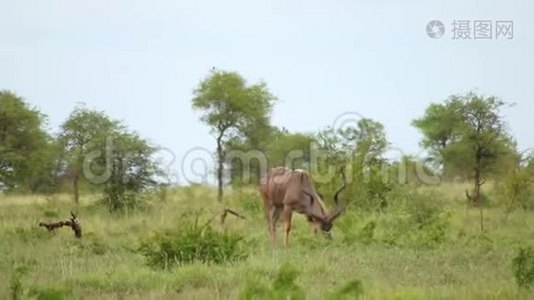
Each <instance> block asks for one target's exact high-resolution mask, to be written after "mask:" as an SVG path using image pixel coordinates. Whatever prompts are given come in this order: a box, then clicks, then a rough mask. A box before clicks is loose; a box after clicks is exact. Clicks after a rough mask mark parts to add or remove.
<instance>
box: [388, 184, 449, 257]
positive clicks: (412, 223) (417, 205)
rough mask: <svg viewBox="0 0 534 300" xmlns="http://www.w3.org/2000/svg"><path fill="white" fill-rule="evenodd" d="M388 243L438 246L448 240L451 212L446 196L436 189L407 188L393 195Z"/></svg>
mask: <svg viewBox="0 0 534 300" xmlns="http://www.w3.org/2000/svg"><path fill="white" fill-rule="evenodd" d="M391 196H392V199H391V200H390V202H391V203H392V205H391V207H390V209H389V210H388V212H389V216H388V217H386V220H385V224H383V225H384V226H385V227H386V230H385V231H386V233H385V236H384V239H383V240H384V241H385V242H386V243H388V244H396V245H405V246H424V247H434V246H436V245H438V244H440V243H442V242H443V241H444V240H445V237H446V233H447V229H448V227H449V221H448V217H449V213H448V212H446V211H445V210H444V208H443V201H442V195H440V194H439V193H436V192H435V191H433V190H419V189H414V188H411V187H403V188H399V189H397V190H396V191H395V192H393V193H392V195H391Z"/></svg>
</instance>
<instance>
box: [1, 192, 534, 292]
mask: <svg viewBox="0 0 534 300" xmlns="http://www.w3.org/2000/svg"><path fill="white" fill-rule="evenodd" d="M464 190H465V186H463V185H461V184H443V185H441V186H439V187H436V188H420V191H419V192H417V193H416V194H413V193H412V192H406V193H404V194H402V195H397V196H392V197H398V198H399V199H400V198H402V199H400V200H399V199H397V200H396V204H392V205H390V206H391V207H389V208H388V209H385V210H384V211H382V212H374V213H371V212H357V211H358V210H356V209H350V207H349V209H348V211H347V212H346V214H344V215H342V216H341V217H340V218H339V219H338V221H337V222H336V224H335V225H334V230H333V239H332V240H326V239H324V238H323V237H321V236H317V237H313V236H312V235H311V234H310V231H309V228H308V225H307V224H306V221H305V218H304V217H303V216H301V215H294V218H293V219H294V226H293V227H294V228H293V231H292V233H291V239H290V246H289V249H284V248H283V247H282V236H283V235H282V230H281V229H282V228H281V226H280V224H279V227H278V231H277V232H278V245H276V246H274V247H273V246H272V245H271V244H270V243H269V241H268V235H267V230H266V228H267V225H266V222H265V220H264V218H263V211H262V205H261V200H260V199H259V195H258V193H257V192H256V191H255V190H254V189H252V188H251V189H243V190H235V191H232V190H227V192H226V195H225V203H224V206H223V204H219V203H217V201H216V200H215V198H216V194H215V191H213V190H211V189H209V188H206V187H202V186H191V187H182V188H175V189H172V190H169V191H167V192H166V193H163V192H162V193H159V194H153V195H152V201H151V202H150V203H151V204H150V205H149V206H148V207H147V208H146V209H144V210H141V211H135V212H132V213H130V214H126V215H116V214H110V213H109V212H108V211H107V210H106V208H105V206H102V205H100V204H98V203H97V201H96V199H97V198H98V196H97V195H94V196H85V197H82V202H81V206H80V209H79V216H80V221H81V224H82V228H83V238H82V239H80V240H78V239H75V238H74V237H73V234H72V232H71V231H70V229H68V228H61V229H59V230H57V231H56V232H55V233H49V232H47V231H46V230H45V229H44V228H40V227H38V226H37V224H38V222H39V221H43V220H59V219H63V218H66V217H68V214H69V211H70V210H71V209H72V208H73V205H72V200H71V197H70V196H68V195H53V196H0V254H1V255H0V299H8V298H11V297H13V295H19V296H21V298H23V299H24V298H28V297H29V298H32V297H34V298H39V297H41V298H42V299H62V298H65V299H121V298H122V299H235V298H258V299H261V298H265V297H266V296H265V295H266V294H265V293H263V294H262V292H261V291H257V290H261V289H270V288H272V287H273V286H276V284H277V283H276V281H277V280H280V274H279V273H280V272H279V270H280V267H281V266H284V268H289V269H290V270H294V271H296V273H291V271H290V272H289V275H287V274H286V277H288V278H289V277H291V278H294V283H293V286H291V287H290V289H294V290H298V291H299V293H300V294H299V295H300V296H303V295H305V297H306V298H307V299H324V298H328V297H329V298H343V297H346V298H348V299H351V298H355V297H356V296H357V295H360V296H361V297H362V298H364V299H452V298H454V299H518V298H520V299H521V298H522V299H529V298H530V299H532V298H533V297H534V292H533V291H532V290H528V289H521V288H518V287H517V284H516V282H515V279H514V274H513V272H512V266H511V265H512V259H513V258H514V256H516V255H517V249H518V248H519V247H520V246H522V245H528V244H532V243H533V242H534V230H533V228H534V227H533V226H534V212H532V211H531V212H525V211H517V212H513V213H511V214H509V215H508V216H506V215H505V214H504V213H503V210H502V208H500V207H499V206H497V205H491V197H490V198H489V202H488V203H490V205H489V207H488V208H487V209H486V210H485V211H484V214H485V215H484V217H485V228H486V232H485V233H483V234H482V233H481V230H480V223H479V219H480V216H479V210H478V209H476V208H472V207H470V206H469V205H467V204H466V201H465V195H464ZM488 194H491V189H489V192H488ZM347 197H348V196H347V195H345V198H347ZM412 197H413V199H412ZM412 200H413V201H412ZM436 200H439V207H438V206H434V205H433V204H432V203H434V202H436ZM428 203H430V205H427V204H428ZM328 205H329V206H331V205H332V203H328ZM225 206H228V207H231V208H233V209H235V210H237V211H239V212H240V213H242V214H243V215H245V216H246V220H241V219H238V218H234V217H232V216H229V217H228V218H227V220H226V222H225V224H224V225H221V224H220V223H219V219H218V214H220V212H221V211H222V209H223V208H224V207H225ZM421 208H422V209H421ZM212 217H215V218H214V219H213V221H212V222H211V224H212V227H213V228H214V229H215V230H216V231H218V232H233V233H236V234H238V235H240V236H241V237H243V241H242V242H241V246H240V247H241V248H240V249H241V251H243V253H244V254H245V255H246V257H244V258H243V259H238V260H236V261H233V262H227V263H222V264H208V263H199V262H194V263H190V264H183V265H174V266H169V267H168V268H166V269H161V268H157V267H153V266H149V265H148V264H147V259H146V257H145V256H143V254H142V252H141V251H140V250H139V249H140V247H141V245H142V244H143V242H144V241H150V239H151V238H152V237H153V236H154V235H157V234H158V233H161V232H163V231H165V230H171V231H179V230H182V229H184V228H186V227H187V226H189V225H188V224H191V222H193V221H194V220H195V219H196V220H197V221H198V222H199V223H201V224H204V223H206V222H208V221H209V220H210V218H212ZM283 276H284V275H282V280H284V278H283ZM295 277H296V278H295ZM277 278H278V279H277ZM291 278H289V279H287V278H286V279H287V280H289V281H291ZM262 295H263V296H262ZM46 297H48V298H46ZM296 298H297V297H296Z"/></svg>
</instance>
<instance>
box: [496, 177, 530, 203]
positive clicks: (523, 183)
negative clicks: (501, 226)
mask: <svg viewBox="0 0 534 300" xmlns="http://www.w3.org/2000/svg"><path fill="white" fill-rule="evenodd" d="M533 185H534V178H533V177H532V175H530V174H529V173H528V172H527V171H526V170H515V171H513V172H511V173H510V174H508V175H507V176H505V177H504V178H503V179H502V180H500V181H499V182H498V183H497V186H496V189H495V191H496V197H497V199H498V200H499V203H500V204H501V205H503V207H504V209H505V212H506V213H510V212H512V211H514V210H517V209H524V210H532V209H534V187H533Z"/></svg>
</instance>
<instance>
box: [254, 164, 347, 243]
mask: <svg viewBox="0 0 534 300" xmlns="http://www.w3.org/2000/svg"><path fill="white" fill-rule="evenodd" d="M344 187H345V185H344V186H343V187H342V188H341V189H340V190H339V191H338V192H336V197H335V198H336V204H337V196H338V194H339V192H341V190H342V189H343V188H344ZM259 189H260V194H261V196H262V199H263V204H264V210H265V218H266V219H267V223H268V224H269V236H270V238H271V241H272V242H273V243H274V242H275V240H276V234H275V228H276V222H277V220H278V218H279V216H280V213H282V215H283V219H284V231H285V239H284V245H285V246H286V247H287V245H288V240H289V232H290V231H291V217H292V214H293V211H296V212H298V213H300V214H304V215H305V216H306V217H307V220H308V222H309V223H310V228H311V229H312V231H313V232H316V231H317V225H320V227H321V229H322V230H323V231H324V232H327V233H328V232H330V229H331V227H332V222H333V221H334V220H335V218H337V217H338V216H339V214H340V213H341V210H342V209H341V207H340V206H339V205H338V206H337V207H336V209H335V210H334V212H333V213H332V214H329V213H328V212H327V210H326V208H325V205H324V203H323V201H322V200H321V197H320V196H319V194H318V193H317V191H316V190H315V187H314V186H313V182H312V180H311V179H310V177H309V175H308V173H307V172H306V171H303V170H291V169H288V168H283V167H277V168H273V169H271V170H269V172H268V174H267V175H266V176H265V177H264V178H263V179H262V182H261V184H260V188H259Z"/></svg>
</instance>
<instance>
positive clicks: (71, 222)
mask: <svg viewBox="0 0 534 300" xmlns="http://www.w3.org/2000/svg"><path fill="white" fill-rule="evenodd" d="M70 215H71V217H70V218H69V219H68V220H65V221H58V222H49V223H45V222H39V226H40V227H45V228H46V229H47V230H48V231H50V232H52V231H54V230H56V229H58V228H61V227H63V226H66V227H70V228H71V229H72V231H73V232H74V236H75V237H76V238H81V237H82V226H81V225H80V221H78V217H77V216H76V214H74V213H73V212H71V213H70Z"/></svg>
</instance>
